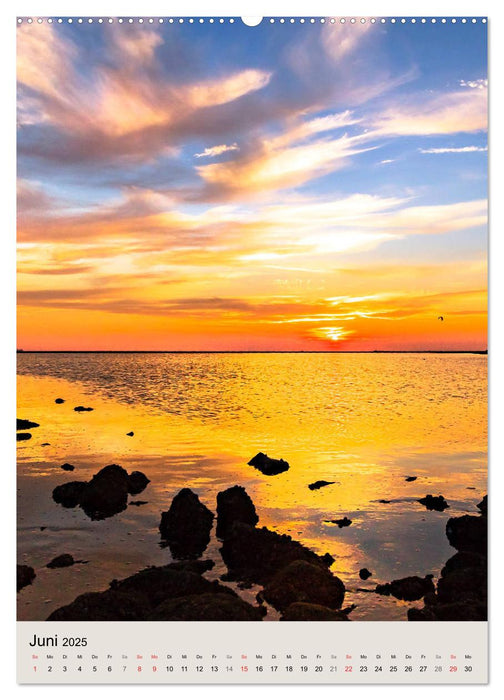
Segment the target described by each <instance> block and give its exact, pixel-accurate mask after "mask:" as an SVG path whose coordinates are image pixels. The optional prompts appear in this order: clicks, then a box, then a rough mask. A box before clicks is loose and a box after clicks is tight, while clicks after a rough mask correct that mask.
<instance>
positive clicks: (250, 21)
mask: <svg viewBox="0 0 504 700" xmlns="http://www.w3.org/2000/svg"><path fill="white" fill-rule="evenodd" d="M262 19H263V18H262V17H242V18H241V21H242V22H243V24H246V25H247V27H257V26H258V25H259V24H261V22H262Z"/></svg>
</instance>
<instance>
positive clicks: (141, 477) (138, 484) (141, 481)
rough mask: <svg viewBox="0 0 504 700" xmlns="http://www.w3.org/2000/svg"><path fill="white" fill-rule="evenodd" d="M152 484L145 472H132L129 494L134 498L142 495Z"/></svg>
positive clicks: (129, 477) (129, 478)
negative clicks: (148, 485) (139, 494)
mask: <svg viewBox="0 0 504 700" xmlns="http://www.w3.org/2000/svg"><path fill="white" fill-rule="evenodd" d="M147 484H150V479H148V478H147V477H146V476H145V474H144V473H143V472H131V474H129V475H128V493H130V494H131V495H132V496H136V495H137V494H138V493H141V492H142V491H143V490H144V489H145V488H146V486H147Z"/></svg>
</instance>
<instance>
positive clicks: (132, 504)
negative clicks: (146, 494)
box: [128, 501, 149, 506]
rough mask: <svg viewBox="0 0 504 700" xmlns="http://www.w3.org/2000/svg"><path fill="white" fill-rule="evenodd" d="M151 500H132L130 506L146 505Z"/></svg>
mask: <svg viewBox="0 0 504 700" xmlns="http://www.w3.org/2000/svg"><path fill="white" fill-rule="evenodd" d="M148 502H149V501H130V502H129V503H128V505H129V506H145V505H147V503H148Z"/></svg>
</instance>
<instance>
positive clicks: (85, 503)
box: [79, 464, 128, 520]
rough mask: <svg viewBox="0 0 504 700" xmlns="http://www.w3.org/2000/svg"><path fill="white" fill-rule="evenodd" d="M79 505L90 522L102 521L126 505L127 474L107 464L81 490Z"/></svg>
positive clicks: (116, 466) (123, 508) (121, 469)
mask: <svg viewBox="0 0 504 700" xmlns="http://www.w3.org/2000/svg"><path fill="white" fill-rule="evenodd" d="M79 505H80V506H81V508H82V510H83V511H84V512H85V513H86V515H87V516H88V517H90V518H91V520H104V519H105V518H109V517H111V516H112V515H115V514H116V513H120V512H121V511H123V510H125V509H126V507H127V505H128V472H127V471H126V469H123V468H122V467H120V466H119V465H118V464H109V465H108V466H106V467H103V469H100V471H99V472H98V473H97V474H95V475H94V476H93V478H92V479H91V481H88V482H87V484H86V485H85V487H84V488H83V490H82V493H81V496H80V502H79Z"/></svg>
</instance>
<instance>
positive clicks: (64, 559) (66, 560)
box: [46, 554, 75, 569]
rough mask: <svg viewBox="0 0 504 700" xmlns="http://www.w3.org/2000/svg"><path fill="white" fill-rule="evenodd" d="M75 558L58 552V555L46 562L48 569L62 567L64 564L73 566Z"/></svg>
mask: <svg viewBox="0 0 504 700" xmlns="http://www.w3.org/2000/svg"><path fill="white" fill-rule="evenodd" d="M73 564H75V560H74V558H73V557H72V555H71V554H60V555H59V556H58V557H54V559H52V560H51V561H50V562H49V564H46V566H47V568H48V569H62V568H63V567H65V566H73Z"/></svg>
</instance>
